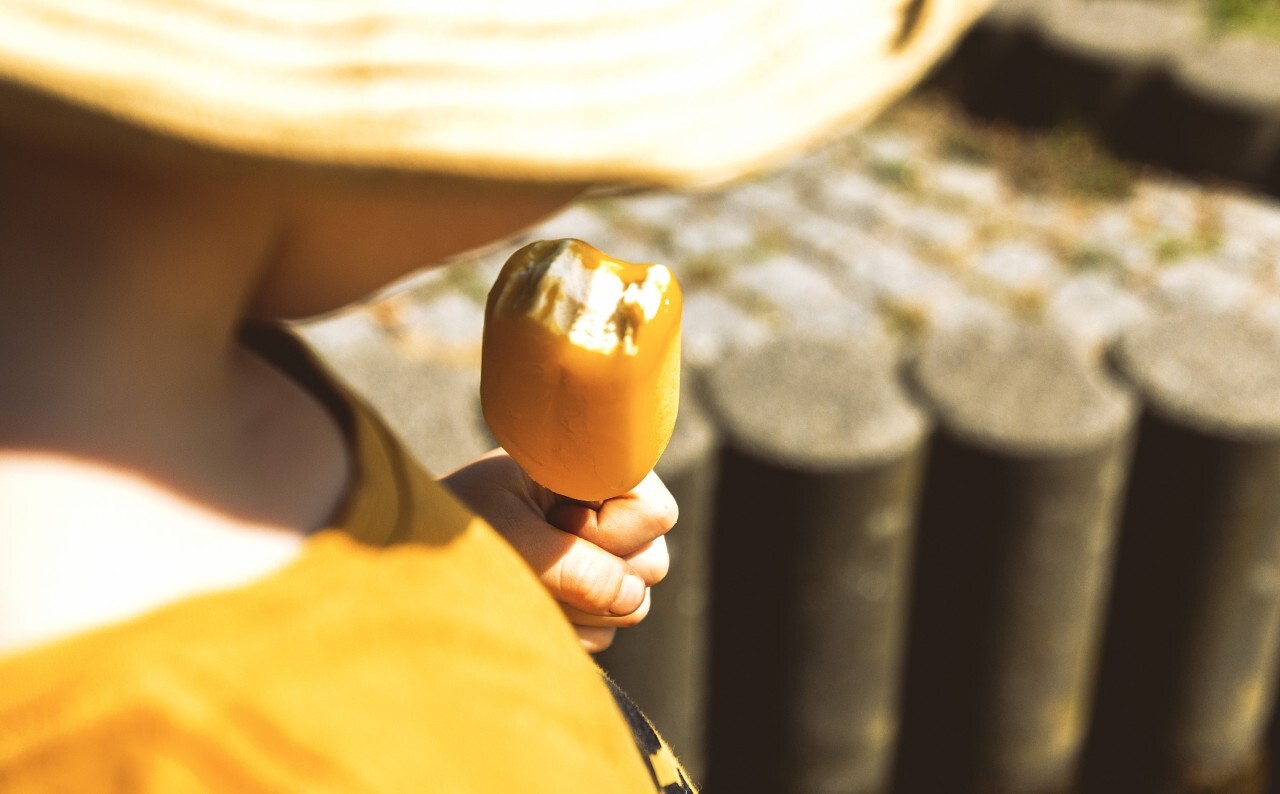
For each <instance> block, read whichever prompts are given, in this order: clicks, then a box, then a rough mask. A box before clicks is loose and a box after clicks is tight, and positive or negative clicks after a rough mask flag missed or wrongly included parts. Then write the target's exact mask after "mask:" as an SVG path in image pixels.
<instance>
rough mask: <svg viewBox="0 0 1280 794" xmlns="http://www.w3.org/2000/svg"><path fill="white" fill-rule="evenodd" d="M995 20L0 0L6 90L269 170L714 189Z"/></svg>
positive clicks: (364, 0) (832, 10) (844, 115)
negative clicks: (269, 165)
mask: <svg viewBox="0 0 1280 794" xmlns="http://www.w3.org/2000/svg"><path fill="white" fill-rule="evenodd" d="M987 4H988V0H604V1H602V0H540V1H538V2H528V1H526V0H0V81H3V82H9V83H11V84H13V85H16V86H20V87H21V88H22V89H24V90H26V91H33V92H35V93H36V94H38V95H42V96H50V97H53V98H56V99H57V100H59V101H61V102H67V103H70V104H72V105H75V106H78V107H81V108H87V109H90V110H93V111H95V112H99V113H102V114H105V115H107V116H110V117H112V118H114V119H118V120H121V121H124V122H125V123H127V124H129V125H133V126H138V127H142V128H145V129H149V130H151V131H154V132H159V133H161V134H163V135H165V136H171V137H176V138H180V139H184V140H187V141H191V142H195V143H197V144H200V145H202V146H207V147H213V148H216V149H220V150H230V151H233V152H240V153H245V154H252V155H256V156H266V157H270V158H281V159H286V160H297V161H302V162H307V163H313V164H314V163H334V164H343V165H348V166H350V165H354V166H368V167H374V168H385V169H393V170H410V171H438V172H446V173H456V174H471V175H481V176H502V177H515V178H527V179H539V180H570V179H589V180H625V181H633V182H634V181H639V182H647V183H659V184H672V185H698V184H711V183H717V182H721V181H724V180H728V179H731V178H734V177H737V176H740V175H743V174H747V173H751V172H754V171H759V170H762V169H765V168H768V167H770V166H772V165H775V164H777V163H778V162H780V161H781V160H783V159H784V158H786V157H788V156H791V155H793V154H794V153H795V152H797V151H799V150H801V149H803V148H805V147H806V146H809V145H811V144H813V143H814V142H815V141H817V140H820V139H822V138H823V137H825V136H827V135H829V134H831V133H833V132H834V131H836V130H837V129H843V128H845V127H847V126H849V125H851V124H855V123H858V122H860V121H863V120H865V119H867V118H869V117H871V116H872V115H873V114H874V113H875V112H876V111H878V110H879V109H881V108H882V107H883V106H884V105H885V104H886V103H888V102H889V101H891V100H892V99H894V98H895V97H897V96H898V95H900V94H901V93H903V92H904V91H905V90H907V89H908V88H910V87H911V85H913V84H914V83H915V82H916V81H917V80H918V79H919V78H920V77H921V76H922V74H923V73H924V72H925V71H926V70H927V69H928V68H929V67H930V66H931V65H932V64H933V63H935V62H936V61H937V60H938V59H939V58H940V57H941V56H942V55H943V54H944V53H945V52H946V51H947V49H948V48H949V47H950V46H951V45H952V44H953V43H954V42H955V40H956V39H957V37H958V36H959V35H960V33H961V32H963V30H964V29H965V28H966V27H967V26H968V25H969V24H970V23H971V22H972V21H973V20H974V18H975V17H976V16H977V15H978V14H979V13H981V12H982V11H983V10H984V9H985V7H986V5H987ZM2 115H3V107H0V116H2Z"/></svg>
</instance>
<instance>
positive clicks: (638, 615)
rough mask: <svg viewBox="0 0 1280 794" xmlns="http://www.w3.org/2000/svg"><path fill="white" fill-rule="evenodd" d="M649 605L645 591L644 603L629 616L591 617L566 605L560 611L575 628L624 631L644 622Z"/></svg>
mask: <svg viewBox="0 0 1280 794" xmlns="http://www.w3.org/2000/svg"><path fill="white" fill-rule="evenodd" d="M649 604H650V600H649V591H648V590H646V591H645V594H644V601H643V602H642V603H641V604H640V606H639V607H637V608H636V610H635V611H634V612H632V613H631V614H630V615H615V616H605V615H593V614H590V613H588V612H583V611H582V610H580V609H575V608H574V607H571V606H569V605H568V604H561V605H560V609H561V610H562V611H563V612H564V614H565V617H567V618H568V619H569V622H570V623H572V624H573V625H574V627H575V628H576V627H580V626H589V627H594V628H614V629H624V628H627V627H629V626H634V625H636V624H637V623H639V622H640V621H642V620H644V619H645V617H647V616H648V614H649Z"/></svg>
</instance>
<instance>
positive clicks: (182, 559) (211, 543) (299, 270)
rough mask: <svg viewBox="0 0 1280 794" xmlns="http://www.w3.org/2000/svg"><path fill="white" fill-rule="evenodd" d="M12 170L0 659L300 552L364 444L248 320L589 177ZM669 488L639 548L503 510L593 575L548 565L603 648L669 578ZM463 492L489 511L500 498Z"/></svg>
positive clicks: (0, 147) (83, 158) (9, 152)
mask: <svg viewBox="0 0 1280 794" xmlns="http://www.w3.org/2000/svg"><path fill="white" fill-rule="evenodd" d="M0 173H4V174H5V178H4V179H3V180H0V504H4V505H5V515H4V519H3V521H0V652H4V651H6V650H11V649H16V648H20V647H24V646H28V645H31V644H35V643H38V642H41V641H45V640H48V639H51V638H54V637H57V636H60V635H63V634H67V633H70V632H73V631H77V630H81V629H84V628H87V627H90V626H94V625H100V624H103V623H106V622H110V621H113V620H118V619H120V618H123V617H127V616H130V615H133V614H137V613H139V612H141V611H145V610H146V609H149V608H153V607H155V606H157V605H160V604H163V603H166V602H169V601H172V600H174V599H176V598H180V597H182V596H185V595H189V594H192V593H196V592H202V591H206V590H208V589H212V588H216V587H223V586H228V585H234V584H239V583H243V582H247V581H251V580H252V579H254V578H256V577H259V576H261V575H263V574H265V573H266V572H269V571H271V570H274V569H276V568H278V567H279V566H280V565H283V564H285V563H286V562H287V561H288V560H289V559H291V558H292V557H293V556H294V555H295V554H296V553H297V552H298V549H299V547H300V544H301V540H300V538H301V537H302V534H303V533H304V532H306V531H308V530H313V529H316V528H318V527H322V526H324V525H325V523H326V521H327V520H328V519H329V517H330V516H331V515H332V513H333V511H334V509H335V507H336V505H337V504H338V503H339V502H340V500H341V499H342V497H343V495H344V493H345V490H346V487H347V483H348V477H349V469H350V461H349V458H348V450H347V449H346V446H345V444H344V441H343V438H342V436H341V434H340V432H339V430H338V428H337V427H336V426H335V424H334V422H333V420H332V418H331V417H330V416H329V415H328V413H327V412H326V411H325V410H324V409H323V408H321V407H320V406H319V405H318V404H317V403H316V402H315V400H314V399H313V398H312V397H311V395H310V394H308V393H307V392H305V391H304V390H302V389H300V388H299V387H298V386H296V385H295V384H294V383H293V382H292V381H291V380H289V379H288V378H286V377H285V376H283V375H281V374H280V373H278V372H276V371H275V370H274V369H273V368H272V367H270V366H268V365H267V364H265V363H264V362H262V361H260V360H259V359H257V358H256V357H255V356H254V355H252V354H251V353H249V352H247V351H246V350H244V349H242V348H241V347H239V346H238V345H237V343H236V341H235V338H236V333H237V330H238V328H240V327H241V325H242V324H243V323H244V322H245V321H246V320H249V319H275V318H286V317H302V316H307V315H312V314H316V313H320V312H324V311H327V310H330V309H333V308H337V307H339V306H341V305H343V304H345V303H347V302H349V301H352V300H356V299H358V298H360V297H361V296H363V295H365V294H367V293H368V292H370V291H371V290H373V289H375V288H377V287H379V286H381V285H383V284H385V283H387V282H389V281H392V280H394V279H395V278H398V277H400V276H402V275H404V274H405V273H407V272H409V271H411V270H412V269H414V268H417V267H420V266H422V265H424V264H427V263H430V262H433V261H438V260H441V259H444V258H446V257H448V256H451V255H455V254H458V253H461V252H464V251H466V250H468V249H471V248H474V247H476V246H478V245H481V244H485V243H487V242H489V241H491V240H495V239H500V238H502V237H504V236H506V235H508V234H510V233H511V232H513V231H515V230H518V229H519V228H521V227H523V226H525V225H528V224H529V223H531V222H533V221H535V220H537V219H538V218H540V217H542V216H544V215H546V214H548V213H549V212H551V211H553V210H555V209H557V208H559V207H560V206H563V205H564V204H565V203H566V202H568V201H570V200H572V199H573V198H574V197H575V196H576V195H578V194H579V193H580V191H581V189H582V188H581V186H573V185H568V186H551V185H519V184H514V183H494V182H469V181H465V180H458V179H451V178H444V177H441V178H437V179H421V180H415V181H414V182H412V183H409V182H407V181H403V180H402V181H392V180H387V179H382V180H379V179H377V178H373V179H367V180H363V181H361V180H354V181H353V180H351V179H339V178H334V177H331V176H326V175H323V174H320V173H305V172H302V171H298V170H294V171H290V170H288V169H274V170H273V169H262V168H257V169H255V168H250V167H246V166H244V165H243V164H238V163H234V162H231V161H220V160H218V159H217V158H209V159H202V158H191V160H190V162H187V161H185V160H183V159H182V158H177V159H174V158H158V159H157V160H156V162H155V163H152V162H150V161H148V160H147V159H145V158H143V157H141V156H130V157H120V156H117V154H116V153H114V152H94V151H79V150H77V151H70V150H68V149H67V147H63V146H60V145H58V143H57V142H54V143H49V142H47V141H45V140H42V139H39V138H36V137H33V136H29V135H23V134H20V133H13V132H7V133H5V132H3V131H0ZM423 399H424V400H428V399H430V395H423ZM492 465H493V464H492V463H488V464H485V465H484V466H482V467H481V469H480V470H481V471H482V472H489V471H491V468H487V467H492ZM504 476H505V475H504ZM461 478H462V480H463V481H467V482H470V483H474V482H479V480H477V479H476V477H475V476H474V473H472V475H467V474H466V473H465V472H464V473H463V474H462V475H461ZM511 481H512V482H514V480H511ZM512 487H516V488H519V487H522V486H519V485H513V486H512ZM464 498H467V497H466V496H464ZM669 498H670V497H669V495H668V494H666V492H665V488H661V486H660V484H659V485H658V488H657V489H652V488H651V489H650V491H649V492H647V493H646V494H642V495H640V496H637V497H631V500H632V501H633V502H634V501H637V500H638V501H639V503H640V504H641V506H642V507H641V508H640V509H639V511H638V512H637V513H636V515H638V516H640V517H641V518H643V521H644V523H645V527H646V528H645V529H643V530H641V531H640V532H639V534H638V535H637V533H636V532H635V531H633V529H632V528H631V526H630V524H628V523H627V522H623V525H622V526H621V527H620V528H619V530H618V531H619V532H620V533H622V535H623V536H626V537H627V538H628V539H627V541H626V543H625V544H623V543H613V544H611V543H610V542H609V541H607V540H605V541H602V545H597V544H589V547H588V546H578V545H575V544H569V545H568V546H563V545H562V546H560V547H558V548H559V549H560V551H561V552H562V554H561V557H560V558H558V559H551V558H549V557H547V553H548V552H547V549H548V548H555V544H554V542H553V541H554V538H553V540H552V541H548V538H551V537H552V536H551V535H550V534H549V533H552V532H559V531H558V530H555V529H554V528H552V527H551V525H550V524H549V523H548V522H547V514H548V512H549V510H550V506H549V505H548V506H547V507H546V509H543V505H542V504H541V503H539V502H537V501H536V500H534V501H532V502H526V503H525V504H526V506H527V507H528V510H527V512H524V513H520V512H519V511H516V512H515V513H512V512H511V511H510V509H508V508H503V511H502V512H501V513H500V515H499V516H498V520H495V521H494V522H493V523H495V524H501V525H502V526H500V527H499V528H500V530H501V531H504V532H505V533H506V534H507V536H508V538H509V539H512V543H513V545H514V546H516V548H517V550H518V551H520V552H521V553H522V554H524V555H525V556H526V558H527V559H530V560H531V563H533V564H534V565H535V568H538V567H539V566H542V567H541V569H540V570H539V573H540V575H542V574H546V572H547V571H548V570H550V569H551V567H555V566H559V567H558V568H557V570H560V569H563V568H565V567H566V566H567V567H568V569H570V570H576V571H582V572H585V573H583V574H582V575H583V576H586V577H588V578H589V579H590V577H596V578H597V579H599V581H596V580H595V579H591V581H585V582H584V581H583V580H582V577H581V576H578V577H575V576H568V577H563V578H555V577H548V576H544V582H545V583H547V584H548V588H549V589H550V590H551V592H552V595H553V596H555V597H556V598H557V599H558V600H560V601H562V602H563V603H565V604H566V605H568V606H567V609H566V612H567V614H570V617H571V619H573V620H574V621H575V622H577V623H580V624H582V627H583V630H582V632H581V633H582V636H583V642H584V645H585V646H587V647H588V648H591V649H598V648H599V647H601V646H602V645H603V644H607V640H608V639H609V638H611V631H612V628H614V627H615V626H616V625H626V624H627V623H628V621H629V622H635V620H638V619H639V618H640V617H643V611H642V610H643V609H647V606H646V605H647V596H644V595H642V596H641V598H640V599H633V600H635V601H636V603H635V605H634V606H633V607H631V609H630V611H628V612H625V613H623V614H622V615H619V614H618V612H617V611H616V610H617V609H619V608H625V606H626V605H624V606H623V607H619V606H618V604H617V603H615V602H617V601H618V599H619V598H620V593H621V590H620V587H621V583H622V582H623V581H624V580H625V578H626V575H627V574H629V573H630V574H636V573H640V574H642V576H641V578H642V579H643V580H644V581H645V583H646V584H652V583H653V582H655V581H656V580H657V579H659V578H661V573H665V565H666V562H665V547H662V546H661V545H660V544H655V541H656V540H659V539H660V537H661V534H662V532H665V530H666V529H668V528H670V523H673V522H674V512H673V509H672V507H671V506H669V505H667V504H666V500H669ZM469 501H472V503H473V507H474V508H476V509H477V510H478V511H479V512H480V513H481V514H482V515H486V517H489V516H488V513H487V511H488V510H490V509H491V505H492V504H493V503H494V502H493V501H492V500H489V501H486V500H483V499H479V500H478V499H475V498H474V495H473V497H472V498H471V499H470V500H469ZM615 512H616V511H615ZM651 513H652V514H655V515H658V516H659V518H658V519H656V523H655V520H654V519H652V516H651V515H650V514H651ZM620 515H621V513H620ZM668 519H670V522H668ZM562 523H563V522H562ZM664 525H665V526H664ZM658 528H660V530H659V529H658ZM560 535H563V533H560ZM641 535H651V537H648V538H647V539H645V540H643V541H642V542H639V543H633V541H635V540H636V539H637V538H638V537H639V536H641ZM549 544H550V545H549ZM641 546H645V547H646V548H645V550H644V551H643V552H642V551H641V548H640V547H641ZM606 549H612V550H606ZM575 555H586V556H589V557H590V558H591V561H590V562H583V563H581V564H579V563H578V562H576V559H577V558H576V556H575ZM636 555H640V557H638V558H636V559H637V560H638V561H635V560H633V561H631V562H628V561H627V560H624V559H623V558H624V557H626V558H632V557H635V556H636ZM645 555H647V556H645ZM104 561H106V562H105V563H104ZM566 561H567V562H566ZM562 582H563V583H564V585H563V586H562ZM614 582H616V583H617V585H616V586H615V585H614ZM611 588H612V592H611ZM584 593H587V594H589V595H588V597H584V596H583V594H584ZM606 601H607V603H606ZM571 610H577V611H576V612H573V611H571ZM602 621H603V623H604V625H603V626H601V625H599V624H600V623H601V622H602ZM606 634H607V635H608V636H605V635H606Z"/></svg>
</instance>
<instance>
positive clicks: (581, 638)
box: [573, 626, 618, 653]
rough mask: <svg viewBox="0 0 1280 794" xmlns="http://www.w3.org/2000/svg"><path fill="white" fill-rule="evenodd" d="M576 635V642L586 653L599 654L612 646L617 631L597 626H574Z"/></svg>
mask: <svg viewBox="0 0 1280 794" xmlns="http://www.w3.org/2000/svg"><path fill="white" fill-rule="evenodd" d="M573 628H574V631H576V632H577V633H578V642H580V643H582V648H583V650H585V651H586V652H587V653H600V652H601V651H603V650H605V649H607V648H608V647H609V646H610V645H612V644H613V638H614V636H615V635H616V634H617V633H618V630H617V629H613V628H599V627H597V626H574V627H573Z"/></svg>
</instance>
